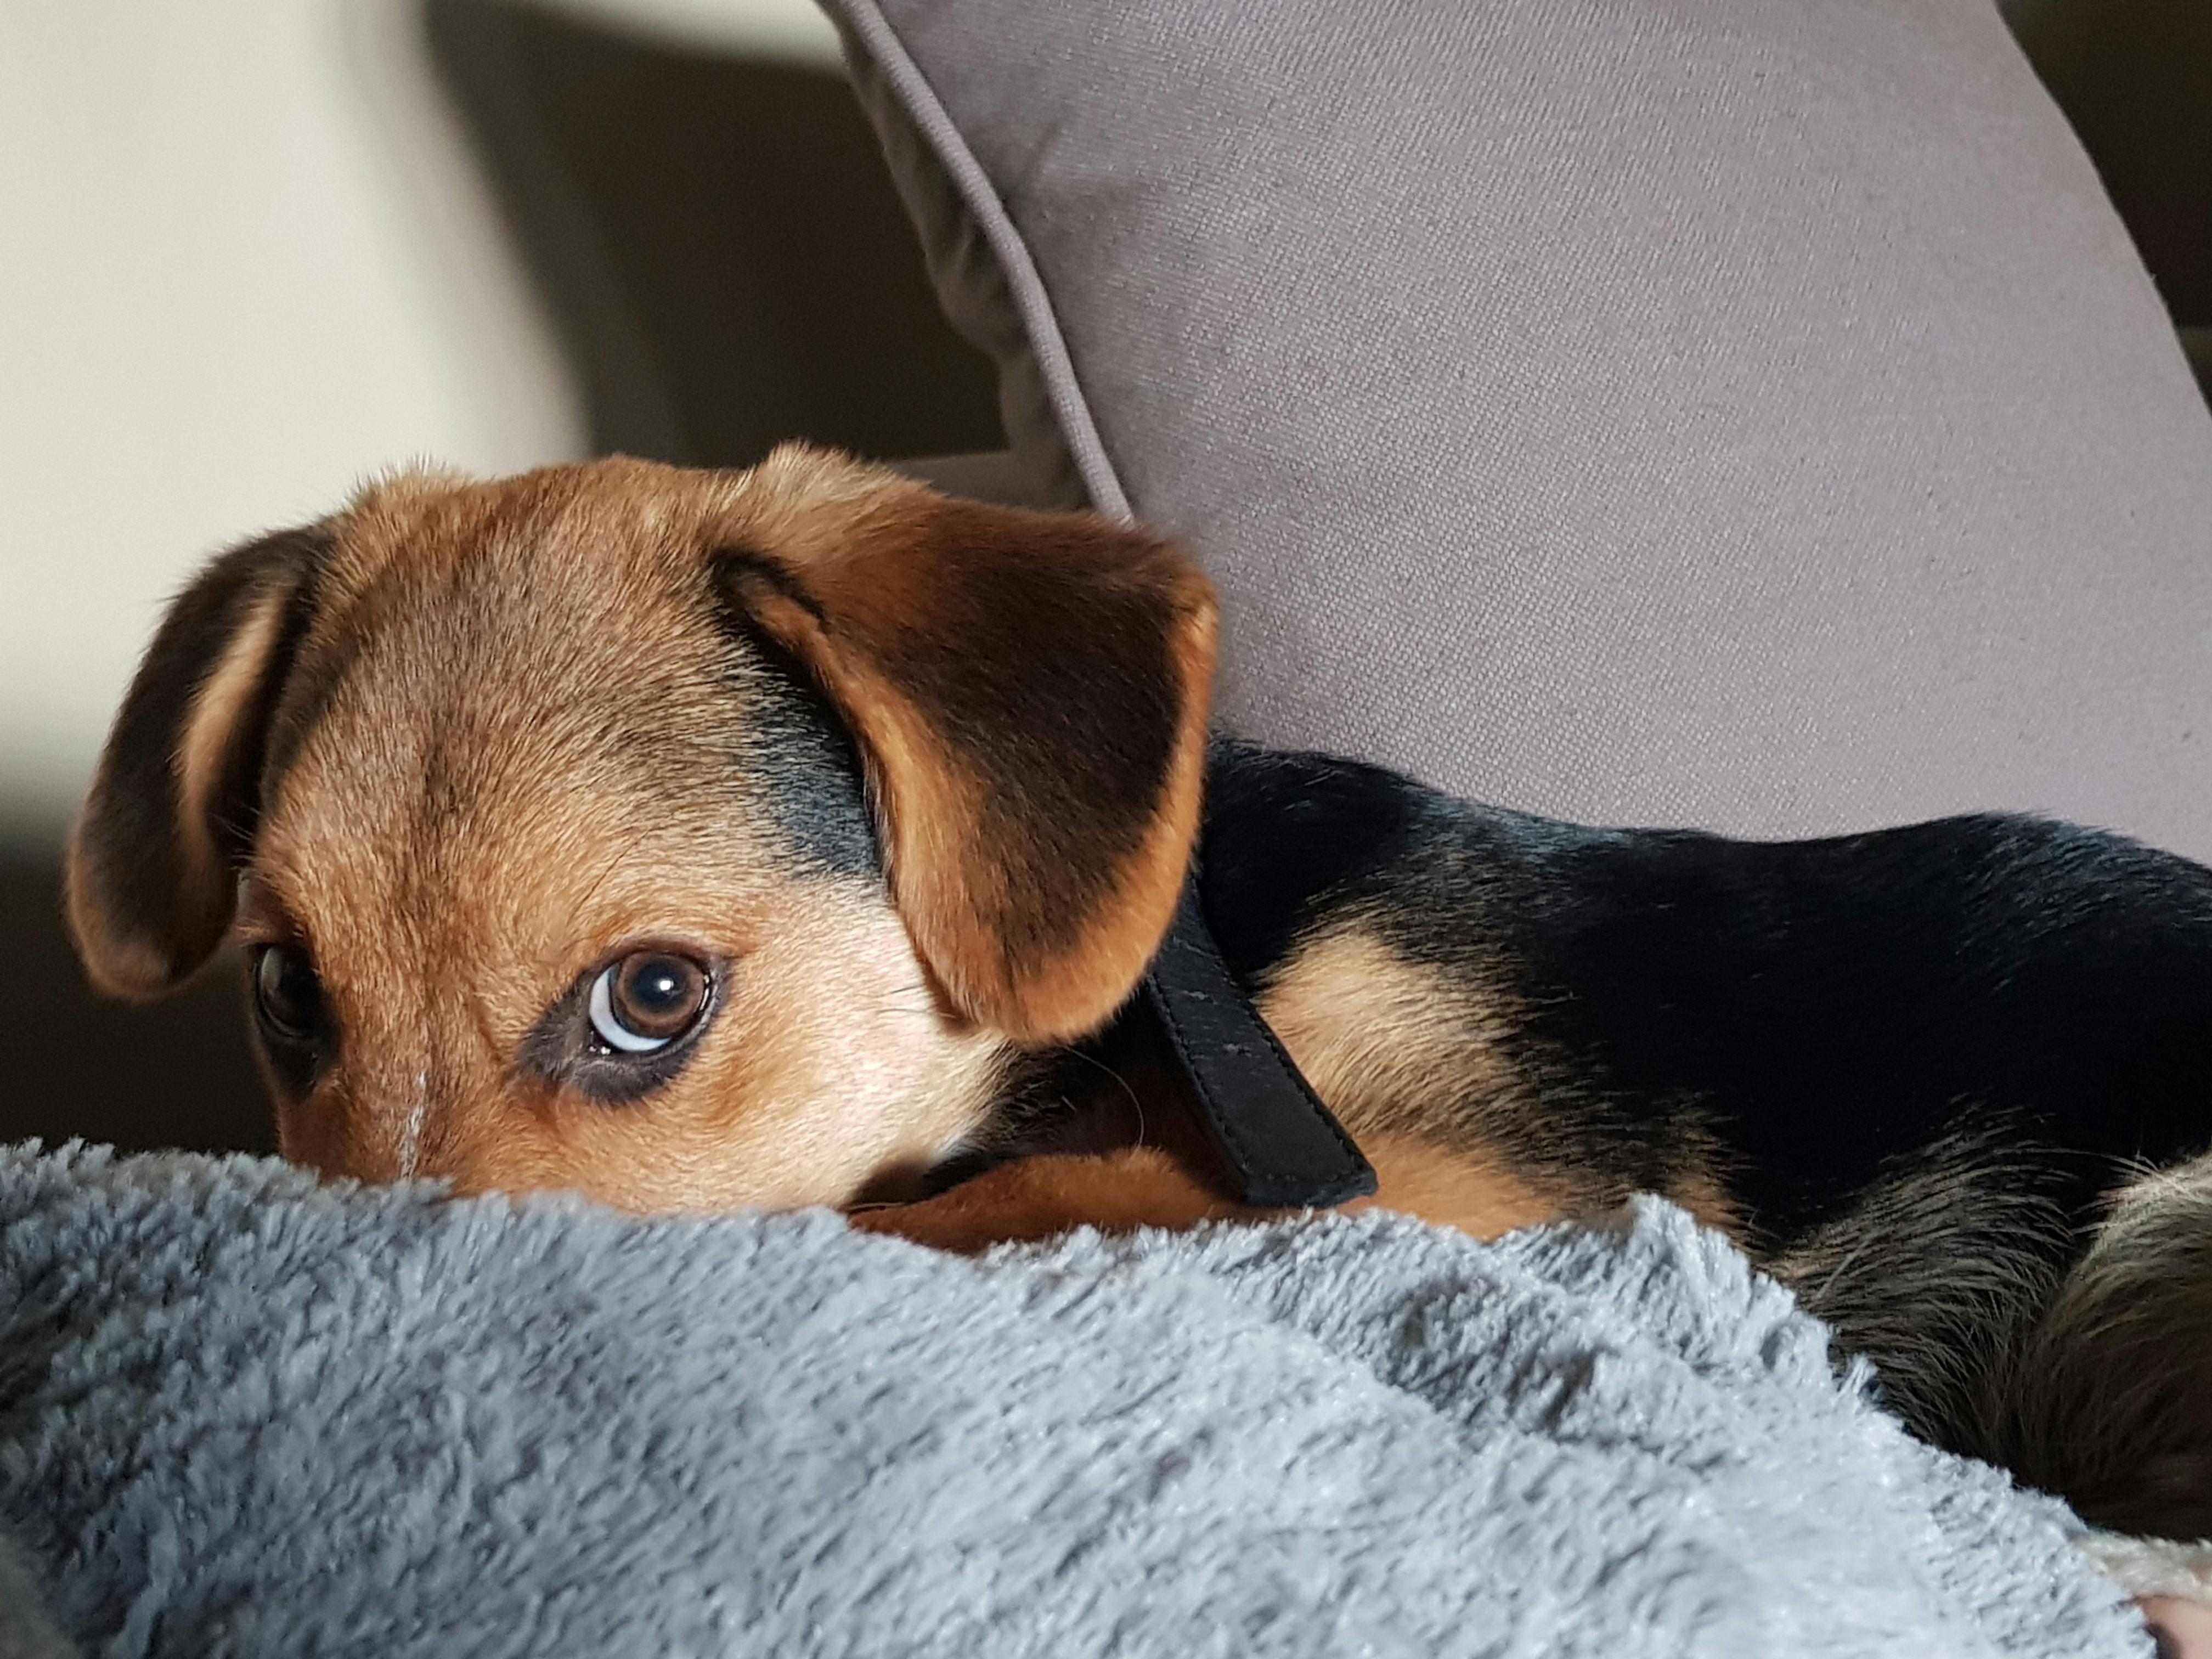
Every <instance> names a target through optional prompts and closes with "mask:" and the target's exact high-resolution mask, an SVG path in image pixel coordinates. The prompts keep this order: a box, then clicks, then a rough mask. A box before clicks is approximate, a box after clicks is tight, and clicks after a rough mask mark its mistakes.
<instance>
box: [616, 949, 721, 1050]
mask: <svg viewBox="0 0 2212 1659" xmlns="http://www.w3.org/2000/svg"><path fill="white" fill-rule="evenodd" d="M713 988H714V981H713V980H712V979H711V978H710V977H709V976H708V972H707V970H706V969H704V968H703V967H702V966H701V965H700V964H699V963H696V962H694V961H692V960H691V958H690V957H679V956H674V955H671V953H669V952H668V951H632V952H631V953H630V954H629V956H626V957H623V959H622V960H621V961H620V962H617V963H615V964H614V965H613V966H612V967H610V968H608V969H606V970H605V972H603V973H601V974H600V975H599V977H598V978H597V979H595V980H593V981H592V995H591V1004H590V1007H591V1019H592V1035H593V1036H596V1037H598V1038H599V1041H600V1042H604V1043H605V1044H606V1045H607V1046H608V1047H609V1048H617V1049H619V1050H621V1051H622V1052H623V1054H651V1053H653V1051H654V1050H655V1049H658V1048H666V1047H667V1046H668V1045H669V1044H670V1043H671V1042H675V1041H676V1039H677V1038H678V1037H680V1036H683V1035H684V1033H685V1032H686V1031H689V1030H690V1029H691V1028H692V1027H693V1026H695V1025H696V1024H698V1023H699V1021H700V1019H701V1018H702V1017H703V1016H704V1015H705V1013H706V1012H707V1003H708V997H709V996H710V994H712V991H713Z"/></svg>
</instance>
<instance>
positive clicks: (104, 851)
mask: <svg viewBox="0 0 2212 1659" xmlns="http://www.w3.org/2000/svg"><path fill="white" fill-rule="evenodd" d="M329 544H330V537H329V532H327V531H326V530H325V529H323V528H322V527H320V526H310V527H308V528H306V529H301V530H288V531H282V532H278V533H276V534H275V535H272V536H267V537H264V538H261V539H260V540H258V541H254V542H249V543H247V544H245V545H244V546H241V547H236V548H234V549H232V550H230V551H229V552H228V553H225V554H222V556H219V557H218V558H216V560H215V561H214V562H211V563H210V565H209V566H208V567H207V568H206V569H204V570H203V571H202V572H201V573H200V574H199V575H198V576H197V578H196V579H195V580H193V582H192V584H191V586H189V587H187V588H186V589H185V591H184V592H182V593H181V594H179V596H178V597H177V599H175V601H174V602H173V603H172V604H171V605H170V606H169V611H168V614H167V616H166V617H163V618H162V622H161V628H160V629H159V630H158V631H157V632H156V633H155V635H154V642H153V644H152V645H150V646H149V647H147V650H146V655H145V658H144V659H143V661H141V662H140V664H139V665H138V673H137V678H135V679H133V680H132V682H131V690H130V691H129V693H128V694H127V695H126V696H125V697H124V700H123V707H122V709H121V710H120V712H118V714H117V715H116V717H115V726H114V729H113V730H112V731H111V732H109V733H108V738H107V747H106V750H103V751H102V753H101V755H100V767H99V769H98V771H97V772H95V773H94V776H93V782H92V793H91V795H90V796H89V798H88V799H87V800H86V802H85V806H84V811H83V812H82V815H81V816H80V817H78V819H77V823H76V830H75V832H74V833H73V834H72V835H71V836H70V846H69V858H68V865H67V872H66V875H67V880H66V887H67V895H68V908H69V921H70V932H71V933H73V934H75V936H76V947H77V952H78V954H79V955H80V956H82V957H83V959H84V965H85V971H86V973H87V975H88V976H89V977H90V978H91V980H92V982H93V984H94V986H96V987H99V988H100V990H102V991H105V992H106V993H107V994H109V995H111V996H119V997H130V998H133V999H137V998H145V997H154V996H159V995H160V994H161V993H162V992H164V991H167V990H169V989H171V988H172V987H174V986H175V985H177V984H178V982H179V981H182V980H183V979H185V977H186V976H187V975H190V974H191V971H192V970H193V969H196V968H197V967H198V966H199V965H200V964H201V963H204V962H205V961H206V960H207V958H208V957H209V956H210V954H211V953H212V952H213V951H214V950H215V947H216V945H218V944H220V943H221V942H222V935H223V933H224V931H225V929H227V928H228V927H229V925H230V917H231V911H232V908H233V907H234V904H235V902H236V885H237V872H238V866H239V865H240V862H241V861H242V860H243V859H244V857H245V854H246V849H247V848H249V847H250V846H251V845H252V839H253V834H254V830H255V827H256V824H257V821H258V817H259V815H260V783H261V763H262V755H263V750H264V747H265V746H266V744H267V739H268V734H269V725H270V717H271V715H272V714H273V713H274V711H275V708H276V698H277V695H278V694H279V692H280V691H281V690H283V682H284V678H285V675H286V673H287V672H288V671H289V667H290V664H291V659H292V655H293V653H294V651H295V648H296V647H297V646H298V643H299V638H300V635H301V633H302V632H303V631H304V630H305V629H306V626H307V617H308V611H309V608H310V606H311V605H312V595H313V577H314V572H315V570H316V568H317V566H318V565H319V562H320V561H321V559H322V557H323V556H324V555H325V552H326V551H327V550H328V547H329Z"/></svg>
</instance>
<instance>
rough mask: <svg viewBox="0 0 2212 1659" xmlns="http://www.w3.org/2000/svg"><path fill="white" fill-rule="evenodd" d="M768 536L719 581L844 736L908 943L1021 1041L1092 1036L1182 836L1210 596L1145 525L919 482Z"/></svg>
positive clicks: (1191, 800)
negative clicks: (832, 711) (830, 529)
mask: <svg viewBox="0 0 2212 1659" xmlns="http://www.w3.org/2000/svg"><path fill="white" fill-rule="evenodd" d="M775 540H776V542H777V544H776V545H774V546H764V547H753V546H747V547H744V548H738V549H726V550H723V551H722V552H721V554H720V556H719V558H718V566H717V568H718V570H719V573H720V580H721V582H722V585H723V590H724V593H725V595H726V599H728V600H729V602H730V603H731V604H732V605H733V606H734V607H735V608H736V609H737V610H738V612H739V613H740V615H741V617H744V618H749V619H750V624H751V625H752V626H754V627H757V629H759V630H761V631H763V632H764V633H765V634H766V635H768V636H769V639H770V640H772V641H774V642H775V644H776V645H777V646H779V647H781V649H782V650H784V651H785V652H787V653H789V654H790V655H791V656H792V657H793V658H794V659H797V661H798V663H799V665H800V666H801V667H802V668H803V670H804V671H805V672H806V673H807V674H808V675H810V676H811V678H813V680H814V682H815V683H816V684H817V686H818V687H819V688H820V690H822V691H823V694H824V695H825V696H827V697H828V698H829V701H830V702H831V703H832V704H833V705H834V706H835V707H836V709H837V710H838V712H839V713H840V714H841V715H842V718H843V719H844V720H845V722H846V724H847V726H848V727H849V728H850V729H851V731H852V732H853V734H854V738H856V739H857V741H858V743H859V744H860V750H861V753H862V756H863V759H864V762H865V764H866V769H867V774H868V781H869V787H870V792H871V795H872V801H873V805H874V808H875V812H876V816H877V821H878V834H879V836H880V838H881V842H882V845H883V849H884V864H885V867H886V871H887V873H888V876H889V878H890V886H891V893H892V897H893V900H894V902H896V905H897V907H898V909H899V914H900V915H901V917H902V919H903V920H904V921H905V923H906V927H907V931H908V934H909V936H910V937H911V938H912V939H913V940H914V944H915V950H916V951H917V952H918V953H919V955H920V956H921V959H922V960H923V962H925V963H927V965H928V967H929V969H930V970H931V972H932V973H933V974H934V975H935V976H936V978H937V980H938V981H939V984H940V986H941V987H943V988H944V990H945V993H946V994H948V995H949V996H950V998H951V1001H952V1002H953V1004H954V1005H955V1006H957V1008H958V1009H959V1010H960V1011H961V1012H963V1014H965V1015H967V1016H968V1017H969V1018H972V1019H974V1020H975V1021H976V1022H977V1023H978V1024H982V1025H984V1026H986V1027H987V1028H989V1029H992V1030H998V1031H1001V1032H1004V1033H1005V1034H1006V1036H1010V1037H1012V1038H1013V1039H1014V1040H1015V1041H1017V1042H1031V1043H1043V1042H1061V1041H1066V1040H1069V1039H1072V1038H1074V1037H1078V1036H1084V1035H1085V1034H1087V1033H1089V1032H1091V1031H1093V1030H1097V1028H1098V1027H1099V1026H1100V1025H1102V1024H1104V1023H1105V1021H1106V1020H1107V1019H1108V1018H1109V1017H1110V1016H1111V1015H1112V1013H1113V1012H1114V1011H1115V1008H1117V1007H1118V1006H1120V1005H1121V1002H1122V1001H1123V1000H1125V999H1126V998H1127V996H1128V994H1129V993H1130V992H1131V990H1133V988H1134V987H1135V985H1136V982H1137V981H1138V979H1139V976H1140V975H1142V974H1143V972H1144V969H1145V965H1146V963H1148V962H1149V961H1150V960H1151V958H1152V952H1153V951H1155V950H1156V949H1157V948H1158V945H1159V941H1160V939H1161V937H1162V935H1163V934H1164V933H1165V932H1166V929H1167V925H1168V921H1169V920H1170V917H1171V916H1172V915H1173V913H1174V910H1175V905H1176V897H1177V895H1178V893H1179V892H1180V890H1181V888H1182V879H1183V873H1184V871H1185V869H1186V867H1187V866H1188V861H1189V856H1190V850H1191V845H1192V842H1193V841H1194V838H1195V836H1196V833H1197V825H1198V813H1199V800H1200V793H1201V790H1202V787H1203V782H1204V771H1205V750H1206V709H1207V702H1208V696H1209V694H1210V691H1211V689H1212V677H1213V648H1214V600H1213V590H1212V585H1211V584H1210V583H1208V581H1207V580H1206V577H1205V576H1204V575H1203V574H1201V573H1200V571H1199V569H1198V568H1197V566H1196V565H1195V564H1194V563H1193V562H1192V561H1191V560H1190V559H1189V558H1188V556H1186V555H1185V554H1184V553H1183V552H1182V550H1180V549H1179V548H1178V547H1177V546H1176V544H1174V543H1172V542H1170V541H1168V540H1166V539H1164V538H1161V537H1159V536H1156V535H1153V534H1151V533H1149V532H1145V531H1142V530H1138V529H1133V528H1129V527H1126V526H1119V525H1115V524H1113V523H1110V522H1109V521H1108V520H1104V519H1102V518H1099V517H1097V516H1096V515H1094V514H1091V513H1040V512H1032V511H1028V510H1025V509H1022V508H1017V507H992V506H986V505H984V504H982V503H980V502H975V501H954V500H949V499H946V498H945V497H941V496H938V495H931V494H929V493H928V492H927V491H924V490H921V489H905V488H900V489H891V490H887V491H885V492H884V493H883V495H881V496H879V497H878V498H877V499H875V500H873V501H868V502H866V503H865V504H862V505H860V506H857V507H855V508H854V510H853V511H852V512H851V513H850V514H849V516H846V515H840V521H839V522H838V523H837V524H836V529H835V532H834V533H825V532H822V531H819V530H811V531H810V532H809V533H806V534H803V535H793V536H790V537H787V538H781V537H780V538H775Z"/></svg>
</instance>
